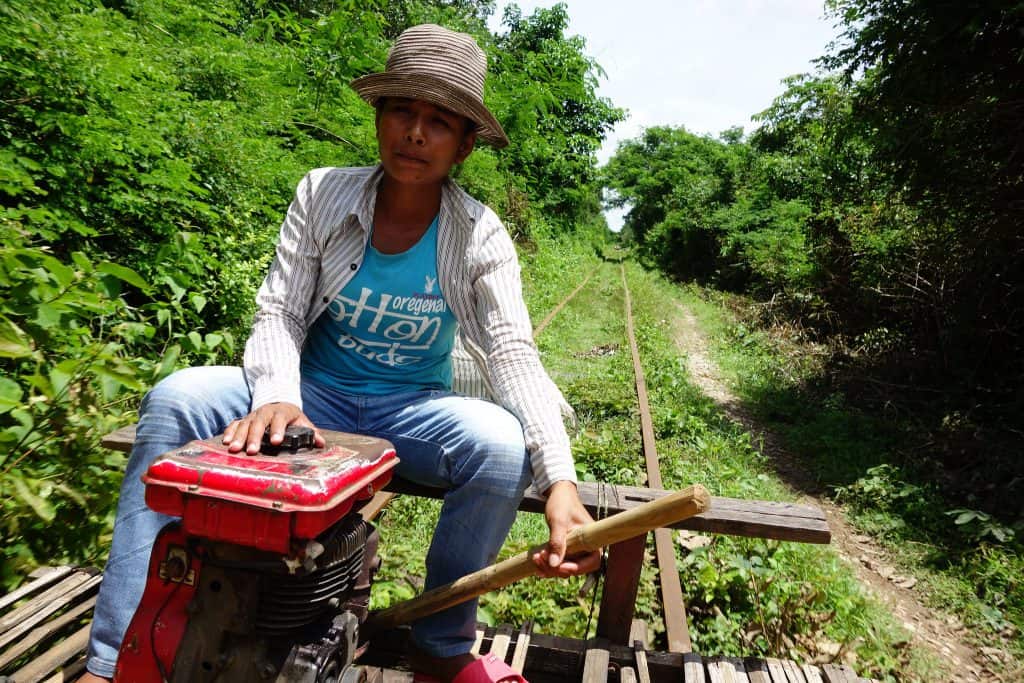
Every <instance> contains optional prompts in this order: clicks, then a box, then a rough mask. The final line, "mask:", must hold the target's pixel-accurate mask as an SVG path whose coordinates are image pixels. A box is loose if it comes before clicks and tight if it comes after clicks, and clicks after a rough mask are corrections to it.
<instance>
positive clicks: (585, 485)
mask: <svg viewBox="0 0 1024 683" xmlns="http://www.w3.org/2000/svg"><path fill="white" fill-rule="evenodd" d="M134 441H135V425H129V426H127V427H122V428H121V429H119V430H117V431H115V432H112V433H110V434H107V435H106V436H105V437H103V439H102V443H103V445H104V446H106V447H107V448H112V449H114V450H119V451H124V452H128V451H130V450H131V447H132V443H133V442H134ZM398 457H399V458H401V457H402V456H401V454H399V456H398ZM386 489H387V490H388V491H391V492H394V493H406V494H409V495H415V496H421V497H424V498H443V497H444V493H445V491H444V489H439V488H432V487H429V486H421V485H419V484H413V483H411V482H408V481H404V480H402V479H400V478H398V477H395V478H394V479H392V480H391V483H390V484H389V485H388V486H387V487H386ZM599 489H601V490H603V493H604V494H605V495H606V497H607V504H608V506H607V513H608V514H614V513H616V512H621V511H623V510H628V509H631V508H633V507H636V506H637V505H640V504H641V503H645V502H647V501H650V500H654V499H655V498H658V497H661V496H665V495H668V494H669V493H671V491H664V490H661V489H657V488H645V487H640V486H613V485H610V484H601V483H598V482H580V483H579V491H580V500H582V501H583V504H584V505H585V506H586V508H587V509H588V510H589V511H590V514H592V515H596V514H597V512H598V502H599V498H598V497H599ZM545 502H546V501H545V499H544V497H543V496H541V495H540V494H539V493H537V492H536V491H535V490H534V489H533V488H532V487H531V488H530V489H529V490H528V491H527V492H526V495H525V496H524V497H523V500H522V502H521V503H520V504H519V509H520V510H523V511H525V512H540V513H543V512H544V503H545ZM671 528H673V529H689V530H691V531H703V532H707V533H713V534H729V535H732V536H747V537H751V538H770V539H774V540H777V541H799V542H801V543H829V542H831V540H832V534H831V532H830V531H829V528H828V522H827V521H826V519H825V513H824V512H822V510H821V509H820V508H818V507H815V506H812V505H800V504H797V503H778V502H774V501H764V500H741V499H737V498H721V497H717V496H713V497H712V498H711V509H710V510H709V511H708V512H705V513H703V514H700V515H697V516H695V517H691V518H690V519H687V520H684V521H682V522H679V523H677V524H673V525H672V526H671Z"/></svg>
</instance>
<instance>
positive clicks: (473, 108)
mask: <svg viewBox="0 0 1024 683" xmlns="http://www.w3.org/2000/svg"><path fill="white" fill-rule="evenodd" d="M350 85H351V86H352V88H354V89H355V91H356V92H357V93H359V96H360V97H362V98H363V99H364V100H366V101H367V102H369V103H370V104H371V105H376V104H377V100H378V99H379V98H381V97H408V98H409V99H413V100H423V101H424V102H430V103H431V104H436V105H437V106H439V107H444V108H445V109H448V110H450V111H453V112H455V113H456V114H461V115H462V116H465V117H466V118H468V119H469V120H471V121H473V122H474V123H476V125H477V129H476V135H477V138H478V139H480V140H482V141H483V142H486V143H487V144H489V145H491V146H492V147H494V148H495V149H501V148H502V147H506V146H508V137H507V136H506V135H505V131H504V130H503V129H502V127H501V124H500V123H498V119H496V118H494V114H492V113H491V112H490V110H489V109H488V108H487V107H486V106H484V104H483V103H482V102H480V101H478V100H477V99H476V98H475V97H473V96H471V95H469V94H468V93H466V92H465V91H464V90H462V89H461V88H458V87H456V86H454V85H452V84H451V83H449V82H447V81H444V80H442V79H440V78H437V77H436V76H431V75H429V74H412V73H395V72H391V73H389V72H383V73H376V74H370V75H368V76H363V77H362V78H357V79H356V80H354V81H352V83H351V84H350Z"/></svg>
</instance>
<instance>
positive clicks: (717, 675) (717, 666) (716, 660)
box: [704, 657, 735, 683]
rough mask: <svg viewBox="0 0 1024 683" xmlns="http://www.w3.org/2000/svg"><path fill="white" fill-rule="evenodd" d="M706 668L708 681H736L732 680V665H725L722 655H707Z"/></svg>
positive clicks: (723, 682) (713, 682) (724, 682)
mask: <svg viewBox="0 0 1024 683" xmlns="http://www.w3.org/2000/svg"><path fill="white" fill-rule="evenodd" d="M704 668H706V669H707V672H708V683H735V681H733V680H732V667H731V666H728V665H726V666H723V662H722V658H721V657H705V658H704Z"/></svg>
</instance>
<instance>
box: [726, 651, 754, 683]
mask: <svg viewBox="0 0 1024 683" xmlns="http://www.w3.org/2000/svg"><path fill="white" fill-rule="evenodd" d="M724 659H725V661H726V662H728V663H729V665H730V666H732V671H733V678H735V679H736V683H750V677H749V676H747V667H746V666H745V665H744V664H743V660H742V659H740V658H739V657H725V658H724Z"/></svg>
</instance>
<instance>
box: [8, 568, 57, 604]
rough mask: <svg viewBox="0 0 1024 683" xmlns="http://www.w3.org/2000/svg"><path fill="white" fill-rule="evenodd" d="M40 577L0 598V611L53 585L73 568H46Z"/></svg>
mask: <svg viewBox="0 0 1024 683" xmlns="http://www.w3.org/2000/svg"><path fill="white" fill-rule="evenodd" d="M46 570H47V571H45V572H44V573H43V574H42V575H41V576H39V577H38V578H37V579H35V580H34V581H29V582H28V583H26V584H25V585H23V586H19V587H18V588H16V589H14V590H13V591H11V592H10V593H8V594H7V595H5V596H3V597H2V598H0V610H5V609H7V608H8V607H10V606H11V605H13V604H14V603H16V602H17V601H18V600H21V599H22V598H24V597H26V596H29V595H31V594H32V593H35V592H36V591H39V590H42V589H43V588H46V587H47V586H49V585H50V584H51V583H54V582H55V581H57V580H58V579H62V578H64V577H65V576H67V575H68V574H70V573H71V572H72V571H74V567H47V568H46Z"/></svg>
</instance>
